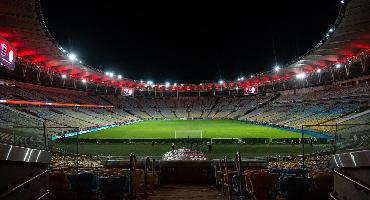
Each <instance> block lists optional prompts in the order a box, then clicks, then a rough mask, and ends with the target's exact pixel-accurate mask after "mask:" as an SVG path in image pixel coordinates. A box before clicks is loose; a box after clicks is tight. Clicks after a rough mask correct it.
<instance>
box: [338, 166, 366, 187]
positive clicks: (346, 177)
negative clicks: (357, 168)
mask: <svg viewBox="0 0 370 200" xmlns="http://www.w3.org/2000/svg"><path fill="white" fill-rule="evenodd" d="M334 173H335V174H337V175H338V176H340V177H342V178H344V179H346V180H347V181H349V182H351V183H353V184H355V185H357V186H359V187H361V188H362V189H364V190H366V191H367V192H370V186H369V185H366V184H365V183H360V182H359V181H357V180H355V179H353V178H352V177H350V176H349V175H346V174H344V173H341V172H339V171H338V170H337V169H334Z"/></svg>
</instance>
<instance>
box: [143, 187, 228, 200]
mask: <svg viewBox="0 0 370 200" xmlns="http://www.w3.org/2000/svg"><path fill="white" fill-rule="evenodd" d="M148 199H149V200H165V199H174V200H182V199H184V200H192V199H194V200H195V199H197V200H198V199H227V198H226V196H223V195H221V194H219V192H218V190H217V189H213V188H210V187H208V186H204V185H199V186H194V185H164V186H161V189H160V190H158V191H156V192H155V193H154V195H149V198H148Z"/></svg>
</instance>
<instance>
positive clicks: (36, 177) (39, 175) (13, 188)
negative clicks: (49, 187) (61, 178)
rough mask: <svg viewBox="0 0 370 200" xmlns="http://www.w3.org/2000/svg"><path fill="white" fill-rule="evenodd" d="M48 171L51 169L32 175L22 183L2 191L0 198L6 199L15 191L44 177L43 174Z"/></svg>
mask: <svg viewBox="0 0 370 200" xmlns="http://www.w3.org/2000/svg"><path fill="white" fill-rule="evenodd" d="M47 173H49V170H45V171H42V172H40V173H38V174H36V175H34V176H32V177H31V178H29V179H27V180H25V181H23V182H22V183H20V184H17V185H16V186H14V187H12V188H10V189H8V190H7V191H5V192H3V193H1V194H0V199H4V198H5V197H8V196H9V195H12V194H14V193H15V192H17V191H19V190H20V189H21V188H22V187H23V186H25V185H27V184H29V183H31V182H33V181H35V180H37V179H39V178H40V177H42V176H43V175H45V174H47Z"/></svg>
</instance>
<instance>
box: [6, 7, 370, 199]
mask: <svg viewBox="0 0 370 200" xmlns="http://www.w3.org/2000/svg"><path fill="white" fill-rule="evenodd" d="M338 3H339V4H340V11H339V14H338V17H337V19H336V21H335V22H333V26H332V27H330V28H329V29H328V32H327V33H326V34H325V35H324V37H323V38H322V40H321V41H319V42H318V44H317V45H316V46H314V47H312V49H311V50H310V51H308V52H307V53H305V54H303V55H301V56H300V57H298V58H296V59H295V60H293V61H291V62H290V63H287V64H286V65H284V66H281V67H280V66H275V67H274V68H272V69H271V70H270V71H260V72H259V74H254V75H246V76H243V77H238V78H236V79H235V80H219V81H216V82H208V81H204V82H202V83H184V84H181V83H170V82H164V83H157V82H153V81H143V80H135V79H130V78H126V77H123V76H122V75H116V74H114V73H113V72H112V71H102V70H101V69H98V68H95V67H92V66H90V65H88V64H86V63H84V62H83V61H81V60H79V58H78V57H77V56H76V55H75V54H73V52H69V51H67V50H66V49H64V48H63V47H62V46H61V45H59V44H58V42H57V41H56V40H55V39H54V37H53V36H52V34H51V33H50V32H49V29H48V27H47V26H46V23H45V21H44V20H45V19H44V16H43V13H42V9H41V6H42V5H41V1H39V0H17V1H15V0H0V16H1V18H0V44H1V60H0V158H1V161H0V162H1V165H0V166H1V168H0V169H1V170H0V175H1V176H0V177H1V179H2V183H1V184H0V199H175V198H177V199H190V198H195V199H256V200H259V199H334V200H335V199H370V181H369V180H370V176H369V175H370V149H369V148H370V134H369V132H370V98H369V97H370V84H369V82H370V66H369V63H370V61H369V54H370V12H369V10H370V1H369V0H346V1H340V2H338ZM87 62H88V61H87ZM179 73H180V72H179Z"/></svg>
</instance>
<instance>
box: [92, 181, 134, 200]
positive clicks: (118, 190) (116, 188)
mask: <svg viewBox="0 0 370 200" xmlns="http://www.w3.org/2000/svg"><path fill="white" fill-rule="evenodd" d="M99 183H100V191H101V193H102V195H103V196H104V198H105V199H122V198H124V197H125V194H127V193H128V192H129V178H128V177H127V176H108V177H107V176H102V177H100V178H99Z"/></svg>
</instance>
